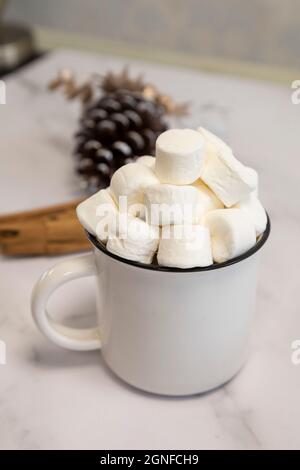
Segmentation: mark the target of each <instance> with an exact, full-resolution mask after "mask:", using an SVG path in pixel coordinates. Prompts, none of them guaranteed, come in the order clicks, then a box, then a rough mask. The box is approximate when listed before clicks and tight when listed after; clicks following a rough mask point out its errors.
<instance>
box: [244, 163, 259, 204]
mask: <svg viewBox="0 0 300 470" xmlns="http://www.w3.org/2000/svg"><path fill="white" fill-rule="evenodd" d="M246 169H247V172H248V174H249V175H250V177H251V178H252V181H253V184H254V185H255V187H254V189H253V191H251V193H250V194H255V196H256V197H258V173H257V171H255V170H254V169H253V168H250V166H246Z"/></svg>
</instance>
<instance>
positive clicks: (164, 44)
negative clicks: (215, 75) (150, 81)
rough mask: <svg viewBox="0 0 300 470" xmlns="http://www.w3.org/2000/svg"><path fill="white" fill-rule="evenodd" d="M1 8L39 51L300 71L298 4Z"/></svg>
mask: <svg viewBox="0 0 300 470" xmlns="http://www.w3.org/2000/svg"><path fill="white" fill-rule="evenodd" d="M1 3H3V1H2V2H1V0H0V5H1ZM6 3H7V4H6V7H5V12H4V15H5V18H6V19H7V20H13V21H18V22H22V23H26V24H28V25H31V26H32V28H33V29H34V32H35V35H36V39H37V42H38V45H39V46H40V47H42V48H46V49H47V48H49V47H50V48H51V47H58V46H60V47H70V46H72V47H74V48H77V49H78V48H81V49H87V50H98V51H100V52H101V50H103V49H105V50H106V51H113V50H116V51H119V52H122V54H124V52H126V51H127V52H130V54H133V55H136V56H141V55H142V56H143V58H147V57H148V58H150V59H156V60H157V59H160V60H162V61H164V62H170V61H171V62H177V63H182V65H187V64H188V65H194V66H198V65H200V66H202V67H204V68H208V69H216V70H217V69H221V70H222V71H227V69H228V71H229V72H230V71H234V72H237V71H240V72H241V73H245V72H246V73H247V75H253V74H255V73H256V74H257V73H258V74H265V75H267V78H269V79H275V80H280V79H282V77H284V74H287V70H288V69H293V68H299V67H300V54H299V42H300V15H299V7H300V2H299V0H285V1H284V2H282V1H281V0H252V1H251V2H247V1H244V0H223V1H222V2H220V1H219V0H185V1H182V0H163V1H161V0H85V1H84V2H83V1H82V0H51V1H47V0H46V1H45V0H43V1H39V0H10V1H7V2H6ZM258 65H260V68H259V69H258V68H257V67H256V66H258ZM273 66H277V67H276V69H275V68H274V67H273ZM270 67H271V68H270ZM283 69H284V70H283Z"/></svg>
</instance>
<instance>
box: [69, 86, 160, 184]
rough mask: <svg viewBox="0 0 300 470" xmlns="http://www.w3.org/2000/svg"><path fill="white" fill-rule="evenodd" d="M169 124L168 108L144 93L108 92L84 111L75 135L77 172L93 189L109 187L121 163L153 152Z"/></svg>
mask: <svg viewBox="0 0 300 470" xmlns="http://www.w3.org/2000/svg"><path fill="white" fill-rule="evenodd" d="M167 128H168V126H167V122H166V115H165V110H164V108H163V107H162V106H161V105H159V104H157V103H155V102H154V101H150V100H148V99H146V98H144V96H143V95H142V94H141V93H134V92H130V91H126V90H124V91H122V90H120V91H117V92H115V93H110V94H107V95H104V96H103V97H102V98H100V100H98V101H97V102H96V103H94V104H92V105H91V106H90V107H88V108H87V109H86V110H85V111H84V113H83V116H82V119H81V121H80V128H79V130H78V132H77V133H76V135H75V139H76V144H75V150H74V153H75V157H76V159H77V164H76V169H77V172H78V173H79V174H80V175H81V176H82V177H83V178H84V179H85V181H86V183H87V186H88V188H89V190H91V191H94V190H97V189H98V188H101V187H106V186H108V185H109V182H110V179H111V176H112V174H113V173H114V172H115V171H116V170H117V169H118V168H119V167H120V166H122V165H125V164H126V163H130V162H133V161H134V160H135V159H136V158H137V157H138V156H141V155H153V154H154V148H155V141H156V139H157V137H158V135H159V134H160V133H161V132H163V131H165V130H166V129H167Z"/></svg>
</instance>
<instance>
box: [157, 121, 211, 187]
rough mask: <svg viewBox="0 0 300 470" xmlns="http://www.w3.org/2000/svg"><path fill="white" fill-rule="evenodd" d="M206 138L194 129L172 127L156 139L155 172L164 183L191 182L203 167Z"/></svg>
mask: <svg viewBox="0 0 300 470" xmlns="http://www.w3.org/2000/svg"><path fill="white" fill-rule="evenodd" d="M203 155H204V139H203V138H202V136H201V135H200V133H199V132H197V131H194V130H192V129H170V130H168V131H166V132H163V133H162V134H160V136H159V137H158V139H157V141H156V161H155V172H156V174H157V176H158V178H159V179H160V181H161V182H162V183H170V184H191V183H193V182H194V181H196V180H197V179H198V178H199V177H200V175H201V173H202V168H203Z"/></svg>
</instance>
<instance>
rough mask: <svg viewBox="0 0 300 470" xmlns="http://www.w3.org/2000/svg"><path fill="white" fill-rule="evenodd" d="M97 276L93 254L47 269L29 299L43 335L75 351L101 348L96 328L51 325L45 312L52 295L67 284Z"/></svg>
mask: <svg viewBox="0 0 300 470" xmlns="http://www.w3.org/2000/svg"><path fill="white" fill-rule="evenodd" d="M95 274H96V265H95V257H94V254H93V253H91V254H88V255H83V256H79V257H76V258H72V259H69V260H66V261H62V262H60V263H58V264H56V265H55V266H53V267H52V268H50V269H48V270H47V271H45V272H44V274H43V275H42V276H41V278H40V279H39V281H38V282H37V284H36V285H35V287H34V290H33V292H32V298H31V309H32V315H33V319H34V321H35V323H36V325H37V327H38V328H39V329H40V331H41V332H42V333H44V335H45V336H47V338H49V339H50V340H51V341H53V342H54V343H56V344H58V345H59V346H62V347H63V348H67V349H72V350H74V351H91V350H94V349H100V348H101V341H100V336H99V331H98V328H97V327H95V328H85V329H75V328H69V327H67V326H64V325H61V324H59V323H56V322H54V321H53V320H52V319H51V318H50V317H49V315H48V313H47V310H46V304H47V301H48V299H49V297H50V295H51V294H52V292H53V291H54V290H55V289H57V288H58V287H59V286H62V285H63V284H65V283H66V282H69V281H72V280H74V279H78V278H80V277H87V276H92V275H95Z"/></svg>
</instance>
